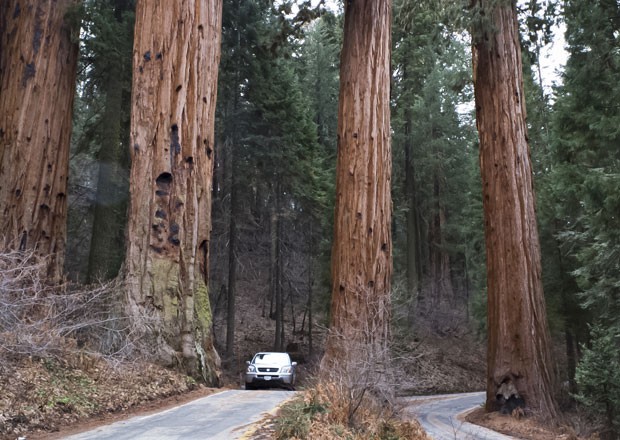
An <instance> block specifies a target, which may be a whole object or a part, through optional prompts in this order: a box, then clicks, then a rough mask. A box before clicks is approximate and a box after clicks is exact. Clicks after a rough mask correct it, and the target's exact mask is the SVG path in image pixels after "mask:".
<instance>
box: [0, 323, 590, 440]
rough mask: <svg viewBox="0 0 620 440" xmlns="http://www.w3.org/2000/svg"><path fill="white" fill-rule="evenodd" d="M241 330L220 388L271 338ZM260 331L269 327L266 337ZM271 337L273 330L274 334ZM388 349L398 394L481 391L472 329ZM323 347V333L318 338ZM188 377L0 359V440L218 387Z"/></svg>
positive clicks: (84, 424)
mask: <svg viewBox="0 0 620 440" xmlns="http://www.w3.org/2000/svg"><path fill="white" fill-rule="evenodd" d="M260 327H261V326H260V325H259V326H258V327H257V328H250V329H246V330H247V331H246V332H244V333H243V334H241V335H239V338H240V342H241V343H240V348H239V350H238V351H239V352H240V353H243V354H240V355H239V357H238V358H237V359H236V360H235V362H234V365H233V366H229V367H228V368H227V369H225V370H224V373H225V374H224V376H223V385H224V386H225V387H227V388H239V387H240V386H241V381H240V380H241V371H242V370H243V368H244V366H245V360H249V359H250V356H251V354H252V352H253V350H256V351H259V350H261V349H264V347H261V346H260V341H261V340H262V341H263V343H264V341H266V340H269V339H270V338H269V337H268V336H267V335H268V334H269V333H270V332H271V330H270V329H269V328H267V327H268V326H265V327H262V328H260ZM262 332H266V334H265V335H263V334H262ZM271 334H273V333H271ZM416 335H417V336H416V337H415V338H410V340H407V338H405V337H401V336H402V335H398V334H395V335H394V340H395V341H399V342H398V343H396V344H395V346H394V347H393V351H394V355H395V360H394V373H393V377H394V387H395V389H396V394H397V396H411V395H433V394H446V393H456V392H470V391H480V390H483V389H484V385H485V384H484V376H485V375H484V371H485V356H484V352H485V350H484V344H483V343H481V342H480V340H479V339H477V338H476V337H475V336H474V335H472V334H467V333H460V334H456V333H455V334H448V335H444V336H437V334H434V333H432V332H430V331H429V332H421V331H417V332H416ZM315 338H316V339H315V341H316V342H317V345H318V346H320V345H319V344H320V341H321V334H320V333H317V335H315ZM300 345H301V346H300V347H298V346H296V345H293V346H291V347H290V348H295V349H297V350H298V351H297V353H293V358H294V359H295V360H297V361H298V362H299V369H298V370H299V383H298V385H299V386H298V388H299V389H304V388H306V387H311V386H312V385H313V383H314V379H313V378H314V372H315V371H316V365H317V364H318V355H316V354H315V355H314V356H304V355H302V354H301V353H303V352H305V351H306V349H307V347H306V346H305V345H304V344H300ZM217 391H218V390H217V389H211V388H206V387H204V386H202V385H200V384H197V383H196V382H195V381H194V380H193V379H191V378H188V377H186V376H184V375H181V374H178V373H175V372H173V371H170V370H168V369H165V368H161V367H157V366H154V365H151V364H146V363H138V362H136V363H132V364H118V365H116V366H112V365H110V364H108V363H106V362H105V361H104V360H101V359H97V358H92V357H84V356H81V355H79V356H73V357H65V358H63V359H60V358H56V359H37V358H25V359H23V358H22V359H19V360H16V359H13V360H10V359H3V360H2V362H0V439H1V440H9V439H10V440H15V439H16V438H17V437H25V438H27V440H36V439H46V440H48V439H50V440H51V439H55V438H61V436H65V435H68V434H69V433H71V432H74V431H76V430H84V429H86V428H94V427H96V426H98V425H100V424H107V423H111V422H114V421H117V420H120V419H123V418H126V417H129V416H132V415H137V414H143V413H145V412H146V413H149V412H154V411H157V410H160V409H163V408H168V407H170V406H175V405H178V404H180V403H184V402H187V401H189V400H192V399H195V398H198V397H202V396H205V395H207V394H209V393H213V392H217ZM468 420H469V421H471V422H473V423H477V424H481V425H484V426H487V427H490V428H492V429H495V430H498V431H500V432H504V433H508V434H510V435H513V436H517V437H520V438H523V439H529V440H544V439H555V438H561V439H566V440H570V439H585V438H592V439H594V438H595V437H587V436H585V435H581V436H578V435H577V433H576V432H575V431H577V432H579V431H581V432H587V431H586V430H585V429H583V430H579V429H577V430H568V429H565V430H564V431H558V430H551V429H549V428H548V427H547V426H544V425H542V424H536V423H535V421H533V420H532V419H531V418H521V419H518V418H515V417H511V416H503V415H499V414H495V415H487V414H484V413H483V412H481V411H476V412H474V413H472V414H470V416H469V418H468ZM274 426H275V419H273V418H267V419H265V420H264V421H263V422H262V423H261V424H259V429H257V430H256V432H255V435H254V437H253V438H254V439H256V440H259V439H260V440H262V439H267V438H274Z"/></svg>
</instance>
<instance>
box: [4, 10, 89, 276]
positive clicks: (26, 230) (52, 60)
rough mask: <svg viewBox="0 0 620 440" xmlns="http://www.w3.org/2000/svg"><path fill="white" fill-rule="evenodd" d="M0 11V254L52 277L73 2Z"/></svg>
mask: <svg viewBox="0 0 620 440" xmlns="http://www.w3.org/2000/svg"><path fill="white" fill-rule="evenodd" d="M2 3H3V4H2V5H1V6H0V8H1V9H0V13H1V14H0V32H1V34H0V97H1V99H0V230H1V231H2V236H3V238H2V240H1V241H0V243H1V246H2V249H5V250H8V249H20V250H24V251H32V250H34V251H35V253H36V254H37V255H39V256H45V257H49V258H48V260H47V276H48V277H49V279H50V280H58V279H59V278H60V277H61V275H62V267H63V262H64V251H65V238H66V221H67V197H66V193H67V173H68V163H69V162H68V160H69V146H70V138H71V120H72V107H73V96H74V89H75V77H76V67H77V55H78V47H77V44H75V43H74V42H72V40H71V29H70V28H69V26H68V24H67V23H66V22H65V19H64V17H65V14H66V12H67V10H68V8H69V7H71V6H72V5H74V4H75V3H76V2H75V1H74V0H57V1H38V0H37V1H35V0H30V1H24V0H21V1H17V0H3V2H2Z"/></svg>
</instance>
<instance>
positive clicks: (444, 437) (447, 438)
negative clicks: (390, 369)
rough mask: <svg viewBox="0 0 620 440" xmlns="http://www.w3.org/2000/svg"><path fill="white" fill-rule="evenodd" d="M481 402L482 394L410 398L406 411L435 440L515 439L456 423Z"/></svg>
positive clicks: (478, 427)
mask: <svg viewBox="0 0 620 440" xmlns="http://www.w3.org/2000/svg"><path fill="white" fill-rule="evenodd" d="M484 399H485V393H468V394H449V395H443V396H433V397H419V398H418V397H413V398H408V399H406V401H407V402H408V403H409V404H410V406H408V408H407V412H408V413H409V414H413V415H414V416H415V417H416V418H417V419H418V421H419V422H420V424H421V425H422V427H423V428H424V430H425V431H426V432H427V433H428V435H429V436H430V437H432V438H433V439H435V440H455V439H456V440H509V439H513V440H514V439H515V437H510V436H507V435H504V434H499V433H497V432H495V431H491V430H489V429H486V428H483V427H481V426H478V425H473V424H471V423H467V422H463V421H461V420H458V415H459V414H461V413H463V412H466V411H468V410H470V409H473V408H476V407H479V406H480V405H482V404H483V403H484ZM422 402H423V403H422Z"/></svg>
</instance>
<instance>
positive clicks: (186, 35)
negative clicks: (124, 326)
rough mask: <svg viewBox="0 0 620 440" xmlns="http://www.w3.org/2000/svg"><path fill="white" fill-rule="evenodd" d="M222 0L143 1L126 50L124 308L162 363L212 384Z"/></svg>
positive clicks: (214, 373) (215, 373) (216, 362)
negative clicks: (130, 52)
mask: <svg viewBox="0 0 620 440" xmlns="http://www.w3.org/2000/svg"><path fill="white" fill-rule="evenodd" d="M221 11H222V3H221V1H220V0H207V1H204V0H202V1H199V0H194V1H186V2H171V3H169V2H164V1H155V0H153V1H151V0H148V1H147V0H140V1H138V4H137V8H136V28H135V37H134V57H133V69H134V70H133V88H132V94H133V97H132V102H133V105H132V121H131V142H130V144H131V153H132V167H131V176H130V188H131V191H130V192H131V199H130V201H131V203H130V210H129V224H128V244H127V257H126V268H125V280H126V288H127V294H128V312H129V314H130V316H131V317H132V320H133V324H134V326H135V327H137V329H138V330H141V331H142V333H143V334H144V335H145V337H146V340H147V342H149V344H150V348H151V349H152V350H153V352H154V354H155V355H156V356H157V358H158V359H159V361H160V362H161V363H163V364H166V365H171V366H172V365H175V366H177V367H179V368H181V369H183V370H184V371H187V372H188V373H190V374H192V375H195V376H198V375H201V376H202V377H203V378H204V380H205V381H206V382H208V383H216V382H217V381H218V373H219V372H218V368H219V358H218V355H217V352H216V351H215V348H214V347H213V334H212V326H211V324H212V314H211V308H210V304H209V295H208V291H207V277H208V263H209V255H208V252H209V234H210V231H211V216H210V213H211V195H212V191H211V184H212V173H213V128H214V112H215V99H216V91H217V87H216V86H217V74H218V71H217V69H218V63H219V58H220V38H221Z"/></svg>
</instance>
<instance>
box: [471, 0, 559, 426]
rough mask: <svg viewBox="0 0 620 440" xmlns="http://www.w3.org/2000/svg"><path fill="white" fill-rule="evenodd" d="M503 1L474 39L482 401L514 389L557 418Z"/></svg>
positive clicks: (508, 11)
mask: <svg viewBox="0 0 620 440" xmlns="http://www.w3.org/2000/svg"><path fill="white" fill-rule="evenodd" d="M478 3H479V6H486V4H487V2H482V1H480V2H478ZM506 3H508V2H505V3H500V5H499V6H496V7H495V9H494V10H491V9H490V8H489V9H488V10H487V11H486V13H487V16H490V17H492V22H493V29H487V30H486V31H485V32H484V34H483V35H481V36H480V37H479V38H478V39H477V41H475V42H474V46H473V65H474V88H475V99H476V119H477V126H478V132H479V136H480V168H481V174H482V184H483V196H484V200H483V203H484V220H485V237H486V251H487V271H488V275H487V280H488V338H489V340H488V359H487V361H488V377H487V402H486V407H487V410H496V409H497V408H498V407H499V405H500V403H501V402H500V401H499V400H498V398H497V397H498V394H500V393H501V392H502V391H506V390H510V389H516V393H515V394H518V395H519V397H520V398H522V399H523V400H524V401H525V405H526V406H527V407H528V408H529V409H531V410H532V411H533V412H535V413H536V414H538V415H542V416H543V417H549V418H554V417H556V416H557V409H556V403H555V401H554V398H553V386H552V385H553V383H554V375H553V364H552V361H551V357H550V352H549V332H548V328H547V321H546V311H545V300H544V295H543V288H542V281H541V264H540V245H539V239H538V231H537V226H536V212H535V207H534V188H533V184H532V168H531V160H530V151H529V145H528V139H527V126H526V114H525V102H524V93H523V78H522V66H521V50H520V45H519V33H518V28H517V19H516V11H515V9H514V7H512V6H510V4H506ZM502 385H503V386H502Z"/></svg>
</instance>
